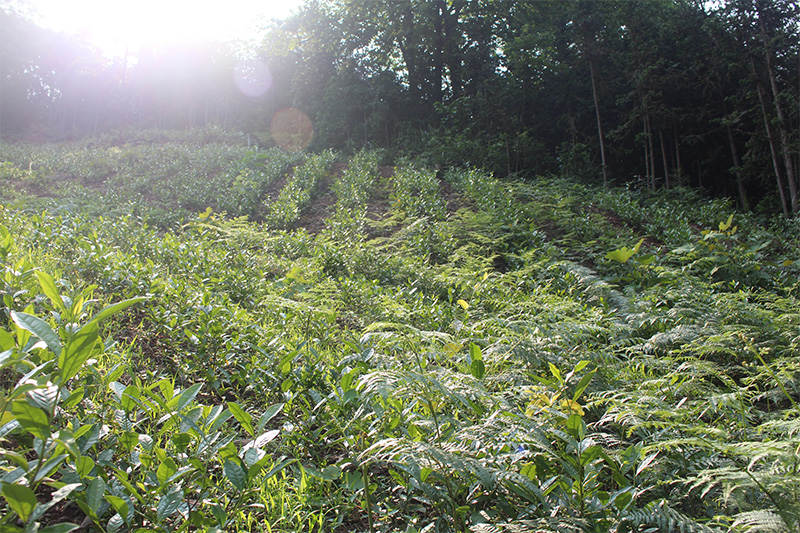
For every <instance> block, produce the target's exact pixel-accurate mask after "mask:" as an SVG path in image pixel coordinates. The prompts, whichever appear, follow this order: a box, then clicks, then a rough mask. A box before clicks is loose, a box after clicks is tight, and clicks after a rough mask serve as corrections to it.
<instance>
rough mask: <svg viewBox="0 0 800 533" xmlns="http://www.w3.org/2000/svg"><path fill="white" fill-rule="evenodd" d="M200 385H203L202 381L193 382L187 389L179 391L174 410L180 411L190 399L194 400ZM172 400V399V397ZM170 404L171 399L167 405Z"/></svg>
mask: <svg viewBox="0 0 800 533" xmlns="http://www.w3.org/2000/svg"><path fill="white" fill-rule="evenodd" d="M202 387H203V384H202V383H195V384H194V385H192V386H191V387H189V388H188V389H185V390H183V391H182V392H181V393H180V395H178V398H177V405H176V407H175V410H176V411H178V412H181V411H182V410H183V408H184V407H186V406H187V405H189V403H191V401H192V400H194V399H195V398H196V397H197V394H198V393H199V392H200V389H201V388H202ZM173 400H174V398H173ZM171 404H172V401H170V402H169V405H171Z"/></svg>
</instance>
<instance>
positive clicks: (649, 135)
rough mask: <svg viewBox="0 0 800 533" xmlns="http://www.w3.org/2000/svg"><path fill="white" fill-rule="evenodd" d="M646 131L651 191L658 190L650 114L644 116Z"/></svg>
mask: <svg viewBox="0 0 800 533" xmlns="http://www.w3.org/2000/svg"><path fill="white" fill-rule="evenodd" d="M644 124H645V131H646V133H647V149H648V153H649V154H650V189H651V190H653V191H655V190H656V154H655V150H654V149H653V128H652V126H651V124H650V114H649V113H648V114H646V115H645V116H644Z"/></svg>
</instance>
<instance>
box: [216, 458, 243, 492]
mask: <svg viewBox="0 0 800 533" xmlns="http://www.w3.org/2000/svg"><path fill="white" fill-rule="evenodd" d="M222 471H223V472H224V473H225V477H226V478H228V480H229V481H230V482H231V483H232V484H233V486H234V487H236V488H237V489H239V490H242V489H244V486H245V483H247V477H246V475H245V472H244V470H243V469H242V467H241V466H239V463H237V462H236V461H233V460H232V459H225V464H224V466H223V467H222Z"/></svg>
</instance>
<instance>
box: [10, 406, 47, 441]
mask: <svg viewBox="0 0 800 533" xmlns="http://www.w3.org/2000/svg"><path fill="white" fill-rule="evenodd" d="M11 413H12V414H13V415H14V417H15V418H16V419H17V422H19V424H20V425H21V426H22V427H23V428H25V429H26V430H27V431H28V433H30V434H31V435H33V436H34V437H37V438H40V439H43V440H44V439H48V438H49V437H50V421H49V420H48V418H47V414H45V412H44V411H42V410H41V409H39V408H38V407H34V406H32V405H31V404H29V403H28V402H26V401H25V400H16V401H14V402H13V403H12V404H11Z"/></svg>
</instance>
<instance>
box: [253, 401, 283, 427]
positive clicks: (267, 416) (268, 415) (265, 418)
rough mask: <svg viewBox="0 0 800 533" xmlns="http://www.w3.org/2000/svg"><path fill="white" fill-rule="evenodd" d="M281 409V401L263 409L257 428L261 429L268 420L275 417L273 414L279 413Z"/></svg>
mask: <svg viewBox="0 0 800 533" xmlns="http://www.w3.org/2000/svg"><path fill="white" fill-rule="evenodd" d="M281 409H283V404H282V403H276V404H274V405H270V406H269V407H268V408H267V410H266V411H264V414H263V415H261V418H259V419H258V430H259V431H261V430H262V429H264V426H266V425H267V423H268V422H269V421H270V420H272V419H273V418H275V415H277V414H278V413H280V411H281Z"/></svg>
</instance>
